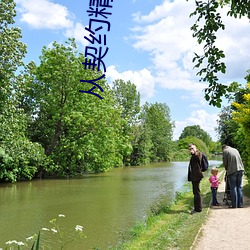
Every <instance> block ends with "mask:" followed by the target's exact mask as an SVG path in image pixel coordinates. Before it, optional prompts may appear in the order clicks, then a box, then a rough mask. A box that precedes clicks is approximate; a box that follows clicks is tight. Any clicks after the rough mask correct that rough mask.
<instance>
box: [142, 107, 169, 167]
mask: <svg viewBox="0 0 250 250" xmlns="http://www.w3.org/2000/svg"><path fill="white" fill-rule="evenodd" d="M141 124H143V126H144V129H145V131H147V133H148V134H147V135H148V136H149V138H150V141H151V144H152V148H151V149H150V161H151V162H157V161H168V160H170V155H171V150H172V149H171V148H172V147H171V145H172V135H173V123H172V122H171V118H170V110H169V107H168V106H167V105H166V104H165V103H157V102H156V103H155V104H149V103H147V102H146V103H145V104H144V105H143V107H142V112H141ZM144 135H145V134H144Z"/></svg>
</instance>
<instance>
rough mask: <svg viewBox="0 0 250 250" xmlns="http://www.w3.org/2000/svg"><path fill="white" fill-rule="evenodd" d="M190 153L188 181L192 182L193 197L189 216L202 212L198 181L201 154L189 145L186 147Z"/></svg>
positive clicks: (200, 173)
mask: <svg viewBox="0 0 250 250" xmlns="http://www.w3.org/2000/svg"><path fill="white" fill-rule="evenodd" d="M188 148H189V150H190V153H191V158H190V163H189V167H188V181H191V182H192V188H193V195H194V209H193V210H192V211H191V214H194V213H199V212H201V211H202V204H201V192H200V181H201V179H202V178H203V174H202V172H201V159H202V152H200V151H199V150H197V148H196V146H195V145H194V144H193V143H191V144H189V145H188Z"/></svg>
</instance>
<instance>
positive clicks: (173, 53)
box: [16, 0, 250, 140]
mask: <svg viewBox="0 0 250 250" xmlns="http://www.w3.org/2000/svg"><path fill="white" fill-rule="evenodd" d="M92 1H93V0H92ZM102 2H107V0H102ZM193 2H194V1H192V0H189V1H188V2H187V1H186V0H174V1H173V0H172V1H169V0H119V1H118V0H113V2H112V3H111V0H109V3H110V4H111V5H112V6H113V8H111V9H110V10H109V11H110V12H111V13H112V14H111V15H109V16H108V19H107V20H108V21H109V22H110V24H111V27H110V31H109V32H107V33H105V34H106V37H107V42H106V46H107V47H108V48H109V50H108V53H107V55H106V56H105V57H104V58H103V61H104V63H105V65H106V68H107V69H106V78H107V80H108V82H109V83H110V84H111V83H112V82H113V81H114V80H115V79H118V78H119V79H123V80H125V81H129V80H130V81H131V82H132V83H134V84H135V85H136V86H137V89H138V91H139V92H140V94H141V101H142V102H141V104H143V103H145V102H146V101H147V102H150V103H155V102H161V103H166V104H167V105H168V106H169V108H170V111H171V118H172V120H173V121H174V122H175V126H176V128H175V130H174V139H178V137H179V135H180V133H181V132H182V130H183V128H184V127H186V126H191V125H200V126H201V128H202V129H204V130H205V131H207V132H208V133H209V134H210V135H211V136H212V138H213V139H214V140H217V137H216V133H215V131H214V128H215V127H216V126H217V122H216V120H217V119H218V113H219V112H220V109H219V108H215V107H212V106H209V105H208V103H207V102H206V101H205V100H204V98H203V96H204V92H203V90H204V88H205V87H206V84H204V83H199V81H198V78H197V77H196V72H197V71H196V70H194V69H193V64H192V57H193V53H194V51H195V52H200V51H202V48H201V47H200V46H198V45H197V43H196V40H195V39H194V38H192V33H191V31H190V26H191V25H192V24H193V22H194V19H190V18H189V14H190V13H191V12H192V11H193V10H194V3H193ZM16 3H17V17H16V25H17V26H19V27H21V29H22V32H23V33H22V34H23V39H22V41H23V42H24V43H26V44H27V46H28V54H27V56H26V58H25V62H29V61H31V60H34V61H35V62H37V63H38V62H39V56H40V55H41V50H42V47H43V46H44V45H46V46H50V44H51V43H52V42H53V41H57V42H64V41H65V40H66V39H67V38H68V37H74V38H75V39H76V41H77V43H78V48H79V51H81V52H83V53H84V48H85V46H90V45H89V44H88V43H87V40H86V39H84V36H88V35H89V34H88V33H87V31H86V30H85V27H86V26H88V25H89V19H90V17H89V16H88V13H87V10H89V3H90V0H81V1H79V0H16ZM226 12H227V10H226V9H223V10H221V14H222V16H223V20H224V23H225V24H226V30H225V31H223V32H220V33H219V34H218V41H217V44H218V46H219V47H220V48H222V49H223V50H224V51H225V54H226V60H225V62H226V63H227V73H226V74H225V75H222V76H221V77H220V80H221V82H223V83H226V84H228V83H231V82H232V81H238V82H240V83H242V84H245V80H244V77H245V76H246V71H247V70H248V69H250V46H249V44H250V36H249V34H250V23H249V20H248V19H247V18H242V19H240V20H238V19H234V18H231V17H227V16H226ZM92 46H93V45H92ZM93 97H94V96H93ZM97 101H98V99H97ZM225 104H226V103H225Z"/></svg>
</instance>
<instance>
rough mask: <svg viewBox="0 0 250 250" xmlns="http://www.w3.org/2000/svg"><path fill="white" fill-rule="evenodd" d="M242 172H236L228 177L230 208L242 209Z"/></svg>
mask: <svg viewBox="0 0 250 250" xmlns="http://www.w3.org/2000/svg"><path fill="white" fill-rule="evenodd" d="M243 174H244V171H238V172H236V173H233V174H230V175H229V176H228V181H229V185H230V192H231V196H232V207H235V208H237V207H243V196H242V177H243Z"/></svg>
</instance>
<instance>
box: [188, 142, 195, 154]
mask: <svg viewBox="0 0 250 250" xmlns="http://www.w3.org/2000/svg"><path fill="white" fill-rule="evenodd" d="M188 149H189V151H190V153H191V154H192V155H193V154H195V152H196V150H197V148H196V146H195V145H194V144H193V143H190V144H189V145H188Z"/></svg>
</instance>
